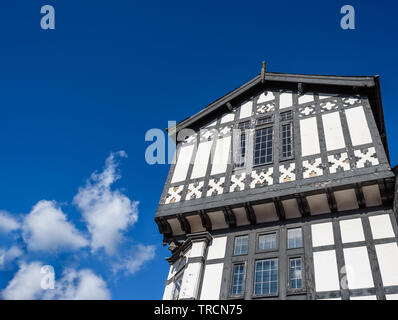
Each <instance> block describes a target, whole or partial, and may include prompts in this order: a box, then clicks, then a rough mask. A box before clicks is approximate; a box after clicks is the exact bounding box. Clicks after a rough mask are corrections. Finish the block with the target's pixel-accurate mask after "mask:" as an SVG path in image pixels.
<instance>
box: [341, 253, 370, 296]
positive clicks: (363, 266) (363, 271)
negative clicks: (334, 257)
mask: <svg viewBox="0 0 398 320" xmlns="http://www.w3.org/2000/svg"><path fill="white" fill-rule="evenodd" d="M343 252H344V261H345V266H346V272H347V282H348V288H349V289H364V288H373V287H374V283H373V277H372V270H371V269H370V263H369V257H368V250H367V249H366V247H357V248H349V249H344V250H343Z"/></svg>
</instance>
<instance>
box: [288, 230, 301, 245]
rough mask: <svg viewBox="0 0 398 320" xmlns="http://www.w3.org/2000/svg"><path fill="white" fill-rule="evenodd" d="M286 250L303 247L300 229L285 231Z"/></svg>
mask: <svg viewBox="0 0 398 320" xmlns="http://www.w3.org/2000/svg"><path fill="white" fill-rule="evenodd" d="M287 241H288V249H292V248H301V247H302V246H303V239H302V232H301V228H296V229H289V230H288V231H287Z"/></svg>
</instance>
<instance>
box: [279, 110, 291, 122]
mask: <svg viewBox="0 0 398 320" xmlns="http://www.w3.org/2000/svg"><path fill="white" fill-rule="evenodd" d="M292 118H293V113H292V111H286V112H282V113H281V121H287V120H292Z"/></svg>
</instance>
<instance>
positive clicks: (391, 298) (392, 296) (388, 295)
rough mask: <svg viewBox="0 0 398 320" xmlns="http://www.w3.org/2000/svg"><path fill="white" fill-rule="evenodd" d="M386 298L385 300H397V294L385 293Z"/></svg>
mask: <svg viewBox="0 0 398 320" xmlns="http://www.w3.org/2000/svg"><path fill="white" fill-rule="evenodd" d="M386 299H387V300H398V294H387V295H386Z"/></svg>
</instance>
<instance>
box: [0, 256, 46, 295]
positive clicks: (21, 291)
mask: <svg viewBox="0 0 398 320" xmlns="http://www.w3.org/2000/svg"><path fill="white" fill-rule="evenodd" d="M41 266H42V265H41V263H40V262H32V263H30V264H22V265H21V266H20V269H19V270H18V272H17V273H16V274H15V275H14V278H13V279H12V280H11V281H10V282H9V283H8V285H7V287H6V288H5V289H4V290H3V291H2V296H3V299H6V300H35V299H40V297H41V295H42V293H43V292H42V291H43V290H42V289H41V287H40V282H41V279H42V277H43V275H42V274H41V273H40V270H41Z"/></svg>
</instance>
